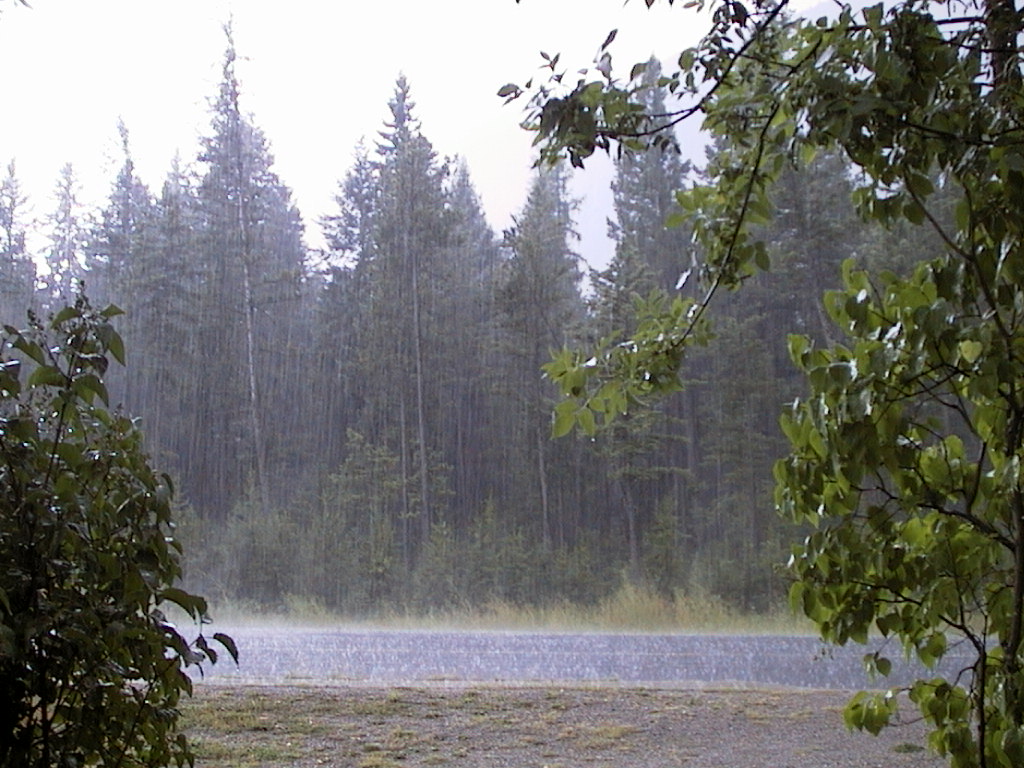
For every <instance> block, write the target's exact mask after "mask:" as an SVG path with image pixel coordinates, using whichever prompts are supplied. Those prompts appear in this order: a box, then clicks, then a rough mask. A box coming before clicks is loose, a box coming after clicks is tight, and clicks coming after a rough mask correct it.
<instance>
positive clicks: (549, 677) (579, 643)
mask: <svg viewBox="0 0 1024 768" xmlns="http://www.w3.org/2000/svg"><path fill="white" fill-rule="evenodd" d="M217 629H218V630H220V631H225V632H227V633H228V634H230V635H231V636H232V637H234V639H235V640H236V642H237V644H238V647H239V651H240V657H241V660H240V664H239V666H238V667H235V666H234V665H233V664H232V663H231V662H230V660H226V659H225V660H224V661H222V662H221V663H219V664H217V665H216V666H215V667H212V668H208V669H207V672H206V677H205V680H207V681H210V682H215V683H222V684H231V683H261V684H304V685H308V684H317V683H322V684H338V683H346V682H361V683H368V684H412V683H434V684H436V683H444V682H452V683H509V684H513V683H514V684H522V683H534V682H577V683H580V682H582V683H589V682H602V681H605V682H616V683H628V684H644V685H659V686H682V685H693V684H701V683H703V684H709V683H710V684H730V683H734V684H739V685H743V686H748V685H767V686H795V687H804V688H834V689H857V688H864V687H877V688H887V687H889V686H892V685H897V684H901V683H903V682H906V681H908V680H910V679H915V678H916V677H918V676H925V677H934V676H936V674H942V675H949V674H954V675H955V674H956V672H957V671H959V670H960V669H961V668H963V667H964V666H965V660H964V659H963V658H962V657H959V656H958V655H957V654H955V653H951V654H949V655H947V657H946V659H945V660H944V662H943V666H942V667H941V668H940V669H939V670H932V671H925V670H921V669H920V668H917V667H913V666H910V665H907V664H905V663H903V662H902V651H901V650H900V649H899V647H898V646H897V645H895V644H891V643H890V644H888V645H883V646H881V647H882V648H883V649H884V651H885V653H886V655H887V656H888V657H889V658H890V659H891V660H892V661H893V671H892V674H891V675H890V676H889V677H888V678H885V679H883V680H880V681H875V682H872V681H871V680H870V679H869V678H868V676H867V675H866V673H865V672H864V667H863V662H862V659H863V657H864V654H865V653H867V652H868V651H869V650H873V649H874V648H876V647H879V646H878V645H877V644H876V645H873V646H871V647H870V648H866V647H865V646H862V645H852V646H847V647H843V648H832V647H829V646H825V645H824V644H822V643H821V642H820V641H819V640H817V639H815V638H812V637H787V636H725V635H723V636H715V635H687V634H651V635H645V634H611V633H580V634H573V633H540V632H465V631H422V630H351V629H325V628H301V627H294V628H288V627H257V626H245V627H238V628H231V627H225V628H222V627H218V628H217Z"/></svg>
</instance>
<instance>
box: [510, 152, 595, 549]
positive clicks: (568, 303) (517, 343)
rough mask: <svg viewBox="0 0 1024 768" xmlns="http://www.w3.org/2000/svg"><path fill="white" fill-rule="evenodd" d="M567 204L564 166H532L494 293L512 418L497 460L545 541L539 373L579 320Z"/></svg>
mask: <svg viewBox="0 0 1024 768" xmlns="http://www.w3.org/2000/svg"><path fill="white" fill-rule="evenodd" d="M572 209H573V204H572V202H571V201H570V200H569V198H568V195H567V192H566V180H565V176H564V173H563V172H562V171H561V170H560V169H558V168H550V169H541V170H539V171H538V173H537V175H536V176H535V178H534V181H533V185H532V187H531V189H530V193H529V196H528V198H527V201H526V205H525V206H524V208H523V210H522V212H521V213H520V215H519V216H518V217H517V218H516V219H515V223H514V227H513V228H512V230H510V231H509V232H508V233H506V242H507V244H508V245H509V247H510V249H511V258H510V259H509V260H508V263H507V264H506V266H505V274H504V276H503V278H502V281H501V287H500V291H499V295H498V296H499V299H498V300H499V304H498V307H499V311H500V313H501V322H502V326H503V328H504V332H505V333H504V339H505V344H504V346H503V351H504V353H505V355H506V358H507V360H508V368H507V369H506V384H507V387H508V390H507V391H506V393H505V394H506V396H507V397H508V403H509V404H508V408H509V409H510V410H512V411H513V413H514V418H515V423H514V424H513V426H512V429H511V431H509V432H507V433H505V434H507V436H508V437H507V438H506V440H507V444H508V448H509V450H510V451H512V452H513V453H512V455H510V456H508V457H507V458H506V462H505V464H506V466H510V467H517V468H519V470H520V472H522V473H523V477H524V480H525V482H523V483H521V484H519V485H518V488H517V489H516V491H517V494H519V495H522V496H523V497H525V498H522V499H521V501H520V503H523V502H526V503H528V504H530V505H532V506H531V508H530V511H531V512H533V513H535V514H536V517H537V518H538V521H539V528H540V538H541V540H542V542H543V544H544V546H545V547H550V546H551V545H552V543H553V541H554V536H555V520H554V519H553V517H554V509H555V503H554V502H555V499H554V495H555V494H554V493H553V489H552V481H553V471H552V461H553V460H554V459H553V457H552V454H553V453H554V451H553V450H552V448H551V447H550V446H549V444H548V443H549V438H550V426H549V424H550V417H549V416H548V414H549V413H550V409H551V407H552V403H553V396H554V391H553V390H552V389H551V388H550V387H549V385H548V383H547V382H545V381H544V380H543V379H542V378H541V366H542V364H543V363H544V362H545V361H546V360H547V359H548V357H549V355H550V351H551V350H552V349H556V348H559V347H563V346H565V345H566V344H568V343H570V342H571V341H572V340H574V339H575V338H576V337H577V334H578V333H579V328H580V326H581V324H582V320H583V303H582V299H581V297H580V293H579V282H580V277H581V275H580V270H579V267H578V266H577V263H576V255H575V254H574V253H573V251H572V250H571V247H570V242H571V240H572V238H573V237H574V235H575V233H574V231H573V225H572ZM564 458H566V457H564V456H559V457H558V459H557V460H563V459H564ZM524 490H525V493H524ZM561 532H562V533H563V534H564V531H561Z"/></svg>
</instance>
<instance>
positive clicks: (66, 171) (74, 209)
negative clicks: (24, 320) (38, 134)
mask: <svg viewBox="0 0 1024 768" xmlns="http://www.w3.org/2000/svg"><path fill="white" fill-rule="evenodd" d="M55 197H56V205H55V206H54V210H53V212H52V213H51V214H50V216H49V217H48V221H47V223H48V224H49V227H50V246H49V248H48V249H47V253H46V262H47V265H48V267H49V274H48V275H46V277H45V282H46V286H47V293H48V299H49V300H50V301H56V302H57V303H61V301H63V303H71V302H72V301H73V299H74V296H75V294H76V292H77V290H78V286H79V285H80V284H81V282H82V281H83V280H84V278H85V264H84V261H83V251H84V246H85V237H86V233H85V225H84V223H83V221H82V218H81V216H82V211H81V206H80V204H79V202H78V182H77V181H76V179H75V171H74V169H73V168H72V167H71V164H70V163H67V164H65V165H64V167H62V168H61V171H60V179H59V180H58V182H57V189H56V191H55Z"/></svg>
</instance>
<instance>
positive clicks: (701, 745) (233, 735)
mask: <svg viewBox="0 0 1024 768" xmlns="http://www.w3.org/2000/svg"><path fill="white" fill-rule="evenodd" d="M848 696H849V693H848V692H843V691H834V690H832V691H823V690H800V689H792V688H787V689H781V688H756V689H750V688H747V689H740V688H728V687H685V688H642V687H630V686H626V685H616V684H611V683H605V684H595V685H589V686H588V685H574V686H568V687H559V686H557V685H547V684H536V685H513V686H508V685H477V684H472V685H470V684H458V683H437V684H432V685H416V686H411V687H400V686H396V687H387V686H372V685H358V684H349V685H342V686H335V687H328V686H315V687H300V686H258V685H256V686H230V685H216V684H212V683H208V684H204V685H202V686H199V687H198V688H197V689H196V695H195V698H194V699H193V700H192V701H191V702H189V703H188V705H187V706H186V710H185V715H184V725H185V728H186V732H187V733H188V734H189V737H190V738H191V739H192V740H193V743H194V744H195V745H196V748H197V754H198V756H199V759H198V761H197V763H196V764H197V765H198V766H235V767H238V768H243V767H245V766H253V767H255V766H339V767H341V766H345V767H346V768H399V767H402V768H415V767H418V766H452V767H455V766H459V767H462V768H484V767H485V766H486V767H487V768H503V767H505V766H507V767H509V768H512V767H513V766H514V767H515V768H575V767H576V766H580V767H582V766H588V767H589V766H598V767H599V768H600V767H605V766H606V767H607V768H612V766H614V767H615V768H661V767H662V766H700V767H701V768H910V767H911V766H913V768H933V767H934V768H938V767H939V766H943V765H945V764H946V763H945V762H944V761H942V760H940V759H938V758H937V757H935V756H933V755H931V754H930V753H929V752H927V751H925V750H924V749H923V745H924V744H925V734H924V729H923V727H922V726H921V725H920V724H919V723H909V724H904V725H900V726H897V727H892V728H889V729H887V730H886V731H883V733H882V735H881V736H879V737H873V736H870V735H868V734H864V733H850V732H848V731H847V730H846V728H845V726H844V725H843V720H842V708H843V705H844V703H845V701H846V699H847V698H848Z"/></svg>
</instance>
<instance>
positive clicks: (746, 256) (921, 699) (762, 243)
mask: <svg viewBox="0 0 1024 768" xmlns="http://www.w3.org/2000/svg"><path fill="white" fill-rule="evenodd" d="M669 2H670V3H671V0H669ZM650 4H651V3H650V2H649V3H648V5H650ZM698 5H700V6H703V5H705V4H704V3H698ZM707 5H708V6H709V7H711V8H712V9H713V22H714V26H713V29H712V31H711V32H710V33H709V34H708V35H707V36H706V37H705V38H704V39H703V40H702V41H701V43H700V44H699V45H698V46H697V47H696V48H695V49H693V50H690V51H685V52H683V53H682V55H681V56H680V58H679V67H680V69H679V71H677V72H675V73H673V74H671V75H670V76H669V77H668V78H667V79H666V80H665V84H666V85H667V86H668V87H669V88H670V90H672V91H673V92H674V93H676V94H677V96H678V97H679V98H680V99H681V100H682V101H683V103H681V104H679V105H677V107H675V108H673V109H672V110H670V112H669V113H667V114H663V115H652V114H649V113H648V112H647V111H646V110H645V109H644V108H643V105H642V102H641V98H640V96H641V94H642V92H643V89H642V87H641V85H640V84H639V83H636V82H632V83H630V84H628V85H624V84H622V83H621V82H619V81H616V80H614V79H612V78H611V77H610V76H609V75H608V73H607V72H604V71H602V72H601V74H602V75H603V76H604V78H605V79H604V80H593V81H591V82H587V81H586V78H584V79H583V80H581V81H580V82H579V83H578V84H577V85H576V86H575V87H574V88H572V89H571V91H570V92H569V93H568V94H567V95H566V96H564V97H561V96H560V97H557V98H552V94H551V91H550V90H548V89H547V88H543V89H542V90H541V92H540V93H539V94H538V98H537V100H536V102H535V104H534V107H535V112H534V119H535V121H536V124H537V127H538V128H539V130H540V131H541V140H542V141H544V142H547V154H548V155H552V154H559V153H561V152H562V151H567V152H568V154H569V156H570V158H571V159H572V160H573V161H574V162H577V163H578V162H581V161H582V160H583V159H584V158H586V157H587V156H588V155H589V154H590V153H592V152H593V151H594V148H595V147H600V146H607V145H608V144H610V142H611V141H612V140H613V139H620V140H622V141H624V142H625V143H626V144H627V145H628V146H635V145H637V144H641V145H642V144H643V141H642V139H643V138H644V136H645V134H647V133H648V131H653V132H654V133H655V134H657V133H659V132H664V129H667V128H668V127H669V126H670V125H671V124H672V123H673V122H674V121H678V120H682V119H685V118H686V117H688V116H690V115H695V114H700V115H702V117H703V120H704V127H705V128H706V129H708V130H709V131H711V132H712V134H713V135H714V136H715V138H716V139H717V141H718V142H719V151H718V152H717V154H716V155H715V156H714V157H713V158H712V160H711V162H710V163H709V166H708V168H707V169H706V181H704V182H702V183H697V184H694V185H693V186H692V187H691V188H690V189H687V190H685V191H684V192H681V193H680V194H679V195H678V200H679V203H680V205H681V206H682V208H683V212H682V214H681V215H680V217H679V218H680V221H682V220H685V221H687V222H688V223H689V225H690V226H691V227H692V228H693V232H694V234H695V236H696V238H697V239H698V241H699V242H700V243H701V245H702V248H703V255H704V265H705V277H706V284H707V286H708V299H710V297H711V296H712V295H714V294H715V293H716V292H717V291H718V290H719V289H720V288H723V287H729V288H738V287H740V286H741V285H742V284H743V283H744V282H748V281H749V280H751V279H752V276H753V275H754V274H756V273H757V272H758V271H761V270H766V269H767V268H768V265H769V260H770V259H772V258H774V257H775V256H776V253H773V248H772V246H773V245H775V244H773V243H772V242H771V239H770V238H768V237H765V236H764V234H765V230H764V227H765V226H766V225H767V224H768V223H769V222H770V220H771V214H772V213H773V211H772V195H773V194H774V193H775V190H776V189H777V184H778V183H779V182H780V181H781V180H783V177H784V174H785V172H786V170H787V169H789V168H792V167H794V165H795V166H798V167H805V166H806V164H807V163H808V162H810V161H811V160H812V159H813V158H814V157H815V155H816V154H818V153H820V152H822V151H825V152H831V153H836V154H838V155H839V156H841V157H843V158H845V160H846V161H848V162H849V163H850V165H851V166H852V168H853V169H854V170H855V171H856V174H855V175H849V176H848V178H850V179H852V180H853V181H854V183H855V184H856V186H857V188H856V189H855V191H854V195H853V197H854V200H855V203H856V206H857V209H858V212H859V213H860V215H861V216H862V217H863V218H864V219H866V220H868V221H871V222H873V223H875V224H876V225H880V226H882V227H886V228H889V229H890V230H891V232H890V233H889V234H887V235H885V236H882V237H880V238H879V240H878V241H876V243H875V244H874V245H872V243H871V239H870V238H867V239H864V240H862V241H861V243H862V245H865V246H866V247H865V249H864V254H863V255H865V256H867V257H868V258H867V259H866V261H867V263H869V264H870V265H871V266H872V267H873V268H874V269H873V271H872V272H870V273H869V272H865V271H862V270H859V269H858V268H857V266H856V265H855V264H854V262H853V261H850V262H848V263H847V265H846V266H845V268H844V285H843V288H842V289H841V290H838V291H834V292H830V293H828V294H826V299H825V309H826V311H827V313H828V315H829V318H830V320H831V322H832V323H834V326H833V328H832V329H829V328H828V327H827V326H825V325H821V326H819V327H817V328H815V327H814V326H815V325H817V324H812V323H808V331H807V332H805V334H802V335H796V336H792V337H790V354H791V356H792V358H793V360H794V361H795V362H796V364H797V366H798V367H799V368H800V370H801V371H802V373H803V374H804V376H805V378H806V382H807V385H808V387H809V394H808V396H807V397H806V399H804V400H802V401H798V402H795V403H794V405H793V406H792V408H791V409H789V411H788V413H787V415H786V416H785V417H784V419H783V428H784V430H785V432H786V437H787V439H788V440H789V443H790V450H791V455H790V457H789V458H787V459H784V460H783V461H781V462H780V463H779V464H778V465H777V469H776V480H777V488H776V501H777V504H778V507H779V509H780V510H781V511H782V512H783V514H784V515H785V516H786V517H787V518H789V519H790V520H792V521H793V522H796V523H797V524H799V525H800V527H801V530H804V531H808V530H809V531H810V533H809V535H807V537H806V538H805V540H804V541H803V543H802V544H800V545H798V546H796V547H794V548H793V556H792V558H791V561H790V564H791V573H792V575H793V576H794V577H795V579H796V583H795V585H794V586H793V589H792V592H791V597H792V600H793V603H794V606H795V607H797V608H800V609H802V610H803V611H804V612H805V613H806V614H807V615H808V616H809V617H810V618H811V619H812V620H813V621H814V622H815V623H816V624H817V625H818V627H819V629H820V631H821V634H822V636H823V637H824V638H825V639H827V640H829V641H832V642H835V643H840V644H842V643H846V642H849V641H858V642H863V641H866V640H867V638H868V636H869V633H870V632H872V631H877V632H879V633H881V634H882V635H883V636H886V637H893V638H895V639H896V640H897V641H898V643H899V644H900V645H901V646H902V647H903V649H904V651H905V652H906V653H907V654H909V655H910V656H913V657H917V658H918V659H919V660H920V661H922V662H923V663H924V664H925V665H928V666H931V665H932V664H934V663H935V661H936V660H938V659H939V658H941V657H942V656H943V655H944V654H945V653H946V650H947V648H949V647H951V646H952V645H954V644H956V645H958V646H960V647H961V648H963V649H965V650H966V652H968V653H970V654H971V658H972V662H971V664H970V669H969V670H964V674H961V675H959V676H957V677H955V678H952V679H949V680H946V679H941V678H936V679H922V680H919V681H917V682H915V683H913V684H912V685H910V686H909V691H908V693H909V699H910V701H911V702H912V703H913V704H914V706H916V707H917V709H918V710H919V711H920V714H921V715H922V716H923V717H924V719H925V720H926V722H928V723H929V724H930V725H931V726H932V729H933V730H932V734H931V744H932V746H933V747H934V748H935V749H936V750H937V751H938V752H939V753H940V754H942V755H948V756H949V758H950V762H951V764H952V765H954V766H964V767H968V766H970V767H971V768H974V767H976V766H977V767H981V768H992V767H994V766H1006V767H1009V766H1018V765H1021V764H1022V762H1024V487H1022V481H1021V472H1020V469H1019V468H1020V462H1021V460H1022V458H1024V399H1022V394H1021V393H1022V391H1024V368H1022V364H1021V360H1022V349H1021V348H1022V338H1024V331H1022V321H1024V289H1022V285H1024V279H1022V278H1024V248H1022V242H1024V237H1022V227H1021V222H1022V221H1024V208H1022V205H1024V194H1022V192H1024V159H1022V158H1024V132H1022V130H1021V125H1022V114H1024V98H1022V92H1024V85H1022V84H1024V76H1022V71H1021V70H1022V62H1021V55H1020V49H1019V46H1018V41H1019V38H1020V35H1021V33H1022V29H1024V26H1022V25H1024V20H1022V17H1021V15H1020V13H1019V11H1018V9H1017V8H1016V5H1015V4H1014V3H1013V2H1009V1H1008V0H985V1H981V2H966V3H963V4H961V5H958V6H957V7H956V9H955V11H954V13H955V14H956V18H955V19H950V18H949V17H948V16H949V13H950V11H951V6H948V5H947V4H946V3H939V2H927V1H923V0H906V2H900V3H896V4H894V5H891V6H889V7H885V6H883V5H882V4H879V5H876V6H872V7H868V8H865V9H863V10H861V11H855V10H854V8H853V7H852V6H850V5H844V4H841V5H839V6H838V7H837V9H836V14H835V16H834V17H832V18H828V17H825V18H821V19H814V20H811V19H805V18H799V17H790V16H788V15H787V13H786V10H785V9H786V4H785V3H782V4H774V3H753V4H750V5H747V4H744V3H737V2H714V3H708V4H707ZM598 69H600V67H598ZM630 79H631V80H633V81H635V80H636V79H637V78H636V76H635V74H634V75H633V76H632V77H631V78H630ZM558 80H560V78H559V77H557V76H556V82H557V81H558ZM511 95H513V96H514V95H515V93H514V92H513V93H512V94H511ZM686 100H689V103H686ZM624 102H625V103H626V104H627V106H626V107H624V106H623V103H624ZM659 123H660V124H659ZM670 138H671V137H670V136H669V137H668V139H666V140H670ZM781 213H782V214H783V215H782V217H781V218H782V219H787V218H790V219H791V218H793V213H794V212H792V211H785V210H784V211H781ZM804 231H805V232H806V233H807V234H808V235H810V236H811V237H813V238H814V240H817V241H818V245H817V247H816V250H818V252H820V253H828V252H830V251H833V249H832V248H830V247H829V245H828V243H827V242H824V241H822V240H821V238H820V230H819V228H818V227H817V226H811V227H805V228H804ZM911 232H912V233H913V234H912V235H909V236H908V233H911ZM921 233H924V234H921ZM879 243H881V244H882V247H881V248H878V244H879ZM896 244H900V246H901V247H902V248H904V249H905V250H904V252H900V253H892V252H888V253H886V252H885V251H886V250H887V248H886V246H888V248H890V249H891V248H892V247H893V246H894V245H896ZM908 245H910V247H909V248H908V247H907V246H908ZM923 249H927V250H923ZM775 250H777V251H778V252H779V253H778V255H782V256H786V255H790V254H787V253H786V250H785V249H777V248H776V249H775ZM906 250H909V251H910V253H909V254H908V253H907V252H906ZM880 256H881V258H879V257H880ZM915 262H916V266H913V265H914V264H915ZM879 263H885V264H887V265H895V266H897V267H898V268H899V269H900V271H901V272H902V273H903V275H902V276H899V275H897V274H895V273H893V272H889V271H885V270H877V266H878V265H879ZM808 266H811V265H810V264H808V263H807V262H806V261H804V260H800V259H797V260H795V261H790V262H789V263H788V265H786V266H784V267H783V268H784V269H788V270H789V272H790V273H792V274H794V275H795V276H796V277H798V278H800V279H805V278H806V276H807V275H809V274H811V273H810V271H809V270H808V269H807V267H808ZM708 304H709V302H708V300H705V301H702V302H700V303H699V304H693V305H692V306H691V308H688V309H686V311H685V312H680V311H665V309H664V308H657V307H656V308H655V310H657V311H653V312H650V313H649V314H648V316H647V317H646V318H645V319H644V320H643V321H642V322H641V323H640V324H639V325H638V328H637V331H636V332H635V334H634V335H633V337H632V339H631V340H630V343H629V344H626V345H622V344H620V345H617V346H616V347H612V348H607V349H605V350H601V351H599V352H598V353H597V360H596V362H594V363H587V364H584V361H585V360H587V359H588V357H589V355H588V356H581V357H580V358H577V359H574V358H573V357H572V355H571V354H564V355H561V356H560V357H559V358H558V359H557V360H556V361H555V362H554V363H553V364H552V366H550V368H549V370H550V371H551V373H552V375H555V376H557V377H558V378H559V380H560V381H561V382H562V384H563V391H564V392H565V394H566V395H568V396H570V398H572V399H571V400H568V401H566V404H563V405H560V406H559V408H560V410H561V412H563V413H565V414H566V419H565V421H566V422H568V424H562V425H561V426H562V427H564V428H568V427H569V426H571V424H572V423H578V424H580V425H582V426H583V427H584V428H588V427H591V426H592V425H593V424H594V423H595V422H596V421H598V420H603V421H607V420H608V416H609V414H612V413H614V411H616V410H625V409H626V408H627V407H628V406H629V405H631V404H632V402H633V401H635V400H639V399H643V398H644V397H646V396H649V395H652V394H658V393H663V392H666V391H671V390H673V389H674V388H676V387H677V386H678V385H679V382H678V374H677V371H678V368H679V366H680V364H681V363H682V362H683V360H684V358H685V357H688V356H689V352H690V350H692V348H693V342H694V340H695V339H700V338H701V335H702V333H703V332H704V330H705V329H704V328H703V327H702V325H701V321H702V320H703V319H705V314H704V313H705V309H706V308H707V306H708ZM812 333H813V335H815V336H816V337H817V338H818V343H815V342H814V341H812V339H811V338H810V336H811V334H812ZM819 333H821V334H822V335H819ZM823 337H824V338H823ZM830 337H833V338H830ZM823 342H824V343H823ZM752 351H753V350H751V352H752ZM751 359H753V358H751ZM757 410H759V411H760V410H762V409H761V408H758V409H757ZM595 412H596V414H597V415H598V418H595V416H594V414H595ZM865 662H866V664H867V665H868V667H869V668H871V669H874V670H876V671H878V672H879V673H881V674H882V675H885V674H887V672H888V671H889V669H890V667H891V664H890V662H889V661H888V660H887V659H885V658H884V657H881V656H879V655H877V654H871V655H869V656H868V657H867V658H866V660H865ZM896 693H898V691H896V690H894V691H890V692H889V693H887V694H883V695H879V696H868V695H866V694H861V695H858V696H857V697H855V698H854V699H853V700H852V701H851V703H850V706H849V707H848V709H847V721H848V723H849V724H850V725H851V726H854V727H859V728H863V729H866V730H869V731H871V732H877V731H878V730H879V729H881V728H882V727H884V726H885V725H886V724H888V723H889V722H890V720H891V719H892V718H893V717H894V715H895V714H896V711H897V708H898V703H899V698H898V697H897V696H896V695H895V694H896Z"/></svg>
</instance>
